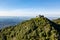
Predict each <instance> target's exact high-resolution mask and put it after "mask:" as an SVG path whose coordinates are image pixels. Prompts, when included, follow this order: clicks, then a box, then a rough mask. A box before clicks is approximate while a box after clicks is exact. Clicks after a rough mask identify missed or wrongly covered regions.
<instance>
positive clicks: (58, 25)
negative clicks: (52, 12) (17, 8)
mask: <svg viewBox="0 0 60 40" xmlns="http://www.w3.org/2000/svg"><path fill="white" fill-rule="evenodd" d="M0 40H60V19H56V20H49V19H48V18H46V17H44V16H41V15H39V16H37V17H36V18H31V19H30V20H26V21H23V22H21V23H19V24H17V25H15V26H10V27H6V28H2V29H1V30H0Z"/></svg>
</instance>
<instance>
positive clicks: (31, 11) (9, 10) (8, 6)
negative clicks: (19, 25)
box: [0, 0, 60, 17]
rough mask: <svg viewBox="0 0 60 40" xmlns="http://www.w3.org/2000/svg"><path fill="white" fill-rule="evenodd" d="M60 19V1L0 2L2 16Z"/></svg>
mask: <svg viewBox="0 0 60 40" xmlns="http://www.w3.org/2000/svg"><path fill="white" fill-rule="evenodd" d="M39 14H41V15H44V16H47V17H48V16H49V17H50V16H53V17H60V0H0V16H37V15H39Z"/></svg>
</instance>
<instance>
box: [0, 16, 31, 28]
mask: <svg viewBox="0 0 60 40" xmlns="http://www.w3.org/2000/svg"><path fill="white" fill-rule="evenodd" d="M29 18H30V17H12V16H0V29H1V28H4V27H9V26H14V25H17V24H18V23H20V22H22V21H23V20H28V19H29Z"/></svg>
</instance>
